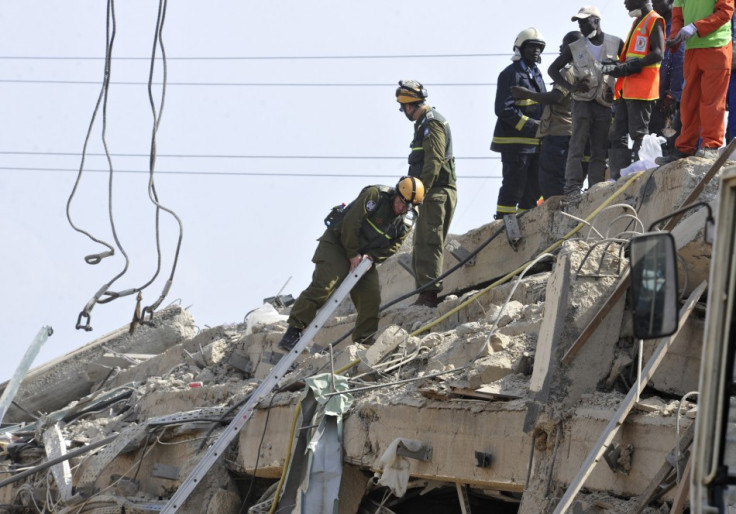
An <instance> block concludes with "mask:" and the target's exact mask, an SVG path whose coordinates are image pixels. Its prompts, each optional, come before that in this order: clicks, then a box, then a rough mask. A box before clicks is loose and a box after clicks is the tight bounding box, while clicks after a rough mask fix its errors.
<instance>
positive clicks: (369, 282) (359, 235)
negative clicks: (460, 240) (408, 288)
mask: <svg viewBox="0 0 736 514" xmlns="http://www.w3.org/2000/svg"><path fill="white" fill-rule="evenodd" d="M394 196H395V192H394V189H393V188H390V187H386V186H368V187H366V188H364V189H363V190H362V191H361V192H360V195H358V198H356V199H355V201H353V202H352V203H351V204H350V205H349V206H348V207H347V208H346V209H345V214H344V216H343V217H342V218H338V219H336V220H334V221H333V222H332V224H331V225H330V226H329V227H328V228H327V230H325V232H324V234H322V236H321V237H320V238H319V245H318V246H317V250H316V251H315V252H314V257H312V262H314V264H315V268H314V273H313V275H312V283H311V284H310V285H309V286H308V287H307V288H306V289H305V290H304V291H302V293H301V294H300V295H299V298H297V300H296V302H295V303H294V305H293V306H292V308H291V313H290V315H289V319H288V323H289V325H291V326H292V327H294V328H296V329H298V330H304V329H305V328H306V326H307V325H308V324H309V323H310V322H311V321H312V320H313V319H314V317H315V316H316V315H317V310H319V308H320V307H322V305H324V303H325V302H326V301H327V299H328V298H329V297H330V295H331V294H332V293H333V292H334V291H335V289H337V287H338V286H339V285H340V283H341V282H342V281H343V279H344V278H345V277H346V276H347V275H348V272H349V271H350V259H351V258H353V257H356V256H359V255H367V256H369V257H370V258H371V259H372V260H373V262H374V263H376V264H378V263H380V262H383V261H384V260H386V259H387V258H388V257H390V256H391V255H393V254H394V253H396V252H397V251H398V249H399V248H400V247H401V243H402V242H403V241H404V239H405V238H406V236H407V235H408V234H409V232H410V231H411V228H412V226H413V223H414V220H413V217H412V216H410V215H409V216H407V214H399V215H396V214H394V211H393V198H394ZM410 212H411V211H410ZM350 298H351V299H352V300H353V303H354V304H355V308H356V309H357V311H358V317H357V320H356V321H355V330H354V331H353V341H355V342H362V343H372V342H373V340H374V338H375V333H376V331H377V330H378V312H379V308H380V304H381V289H380V285H379V282H378V271H376V266H372V267H371V268H370V269H369V270H368V271H367V272H366V273H365V275H363V277H362V278H361V279H360V280H359V281H358V283H357V284H356V285H355V286H354V287H353V289H352V291H350Z"/></svg>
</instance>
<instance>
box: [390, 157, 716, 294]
mask: <svg viewBox="0 0 736 514" xmlns="http://www.w3.org/2000/svg"><path fill="white" fill-rule="evenodd" d="M710 164H711V163H710V162H708V161H707V160H704V159H686V160H682V161H679V162H678V163H676V164H673V165H670V166H668V167H667V172H666V173H660V172H658V171H657V170H650V171H647V172H645V173H643V174H641V175H639V176H637V178H635V179H634V180H633V182H631V183H630V184H629V179H630V178H631V177H624V178H622V179H620V180H619V181H618V182H616V183H612V182H604V183H600V184H597V185H596V186H595V187H594V188H591V189H590V190H589V191H588V192H587V193H585V194H584V195H582V197H581V198H580V199H579V200H576V201H575V202H570V203H568V204H566V205H562V204H561V203H560V201H559V200H558V199H552V200H549V201H546V202H544V203H543V204H542V205H541V206H539V207H537V208H535V209H532V210H531V211H528V212H527V213H526V214H525V215H524V216H523V217H521V218H520V219H519V220H518V221H519V227H520V230H521V235H522V239H521V241H520V242H519V243H518V245H517V248H516V250H514V249H513V248H511V246H510V245H509V243H508V240H507V239H506V237H505V235H504V234H503V222H502V221H500V220H499V221H495V222H492V223H489V224H487V225H483V226H481V227H479V228H477V229H475V230H472V231H470V232H468V233H466V234H463V235H461V236H455V235H453V236H452V237H453V239H455V240H457V241H458V243H459V244H461V245H462V246H463V247H464V248H467V249H468V250H469V251H473V250H475V249H476V248H478V247H479V246H480V245H482V244H484V243H485V242H486V241H487V240H489V239H490V238H491V237H492V236H493V235H494V234H495V233H497V232H499V230H501V233H500V235H499V236H497V237H495V239H493V240H492V241H491V242H490V243H488V245H487V246H485V248H483V250H481V251H480V252H479V253H478V255H476V257H475V262H476V264H475V266H472V267H465V268H463V271H462V273H453V274H451V275H450V276H448V277H447V278H446V279H445V280H444V288H443V295H447V294H453V293H454V294H457V293H461V292H464V291H468V290H470V289H473V288H477V286H478V285H479V284H488V283H490V282H491V281H492V280H493V279H495V278H498V277H502V276H504V275H505V274H506V273H509V272H511V271H513V270H515V269H517V268H518V267H519V266H521V265H522V264H524V263H525V262H528V261H531V260H532V259H533V258H535V257H536V256H538V255H539V254H540V253H541V252H542V251H543V250H544V249H546V248H547V247H549V246H550V245H551V244H553V243H555V242H556V241H558V240H559V239H560V238H562V237H563V236H565V235H566V234H568V232H570V231H571V230H572V229H574V228H575V227H576V226H577V225H578V223H579V222H578V221H576V220H574V219H572V218H570V217H568V216H565V215H564V214H563V213H562V211H565V212H568V213H570V214H572V215H574V216H576V217H578V218H583V219H584V218H586V217H587V216H589V215H590V214H591V213H593V211H594V210H595V209H596V208H597V207H599V206H600V205H601V204H602V203H603V202H604V201H605V200H607V199H609V198H610V197H612V196H613V195H614V194H616V193H617V192H618V191H619V190H621V189H622V188H624V187H625V186H626V184H629V185H628V187H627V188H626V189H625V190H624V191H622V192H621V194H620V195H619V196H618V197H616V198H615V199H613V200H612V202H611V203H612V204H616V203H626V204H629V205H633V206H639V205H640V204H641V207H640V209H639V218H640V219H641V222H642V224H643V225H644V227H645V229H644V230H646V229H647V228H648V227H649V224H650V223H651V222H652V221H654V220H656V219H659V218H661V217H663V216H665V215H667V214H669V213H670V212H671V211H672V210H673V209H674V208H676V207H679V206H680V204H681V203H682V202H683V201H684V200H685V199H686V198H687V195H688V194H689V193H690V191H691V190H692V189H693V187H694V186H695V184H696V183H697V181H698V180H699V179H700V178H701V177H702V176H704V175H705V173H706V172H707V171H708V169H709V168H710ZM709 187H710V188H711V189H712V188H714V187H717V185H715V184H714V185H710V186H709ZM708 194H711V195H712V194H713V193H712V192H710V193H709V190H708V188H706V193H705V195H706V196H707V195H708ZM625 212H630V211H629V210H628V209H624V208H610V209H605V210H603V211H601V212H600V213H599V214H598V216H596V218H595V220H594V226H595V227H596V228H597V230H598V231H599V232H601V234H602V235H603V236H606V235H608V237H613V236H615V235H617V234H618V233H619V232H623V231H627V230H642V229H641V227H640V226H638V225H637V223H636V222H633V221H632V218H621V215H622V214H624V213H625ZM617 218H620V219H617ZM614 220H615V221H614ZM588 231H589V229H588V228H587V227H586V228H584V229H583V230H581V231H580V232H579V236H578V237H585V236H587V234H588ZM456 262H457V261H456V260H455V259H454V258H453V257H452V255H451V254H450V253H449V252H448V251H445V255H444V268H445V270H447V269H449V268H450V267H452V266H454V265H455V264H456ZM379 277H380V280H381V291H382V297H383V298H384V299H386V300H390V299H392V298H397V297H399V296H402V295H404V294H405V293H408V292H409V291H412V290H413V289H414V288H415V285H414V279H413V278H412V277H411V276H410V275H409V274H408V273H406V272H405V271H404V270H403V269H401V266H400V264H399V263H398V259H396V258H391V259H388V260H387V261H386V262H384V263H383V264H381V267H380V268H379ZM694 283H698V282H694ZM407 302H408V300H407Z"/></svg>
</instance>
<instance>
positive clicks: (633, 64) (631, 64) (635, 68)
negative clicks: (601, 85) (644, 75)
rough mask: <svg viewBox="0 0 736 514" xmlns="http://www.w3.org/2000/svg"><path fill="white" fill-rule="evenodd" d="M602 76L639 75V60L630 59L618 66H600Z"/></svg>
mask: <svg viewBox="0 0 736 514" xmlns="http://www.w3.org/2000/svg"><path fill="white" fill-rule="evenodd" d="M601 69H602V70H603V74H604V75H610V76H612V77H616V78H618V77H626V76H628V75H631V74H634V73H639V72H640V71H641V69H642V65H641V59H632V60H630V61H626V62H620V63H618V64H603V65H602V66H601Z"/></svg>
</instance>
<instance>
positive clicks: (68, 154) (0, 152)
mask: <svg viewBox="0 0 736 514" xmlns="http://www.w3.org/2000/svg"><path fill="white" fill-rule="evenodd" d="M0 155H42V156H44V155H45V156H59V157H64V156H66V157H79V155H80V154H79V153H78V152H39V151H32V152H31V151H19V150H18V151H15V150H0ZM86 155H88V156H91V157H92V156H94V157H104V156H106V155H107V154H104V153H93V152H87V154H86ZM156 156H157V157H165V158H181V159H320V160H331V159H344V160H404V159H406V156H405V155H398V156H383V155H236V154H162V153H157V154H156ZM110 157H149V154H143V153H111V154H110ZM500 158H501V157H500V156H498V155H488V156H467V157H461V156H457V157H455V159H456V160H498V159H500Z"/></svg>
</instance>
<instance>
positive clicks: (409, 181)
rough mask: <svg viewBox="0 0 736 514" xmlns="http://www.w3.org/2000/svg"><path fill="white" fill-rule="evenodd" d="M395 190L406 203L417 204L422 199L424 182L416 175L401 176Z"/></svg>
mask: <svg viewBox="0 0 736 514" xmlns="http://www.w3.org/2000/svg"><path fill="white" fill-rule="evenodd" d="M396 192H397V193H398V194H399V196H401V198H402V199H403V200H404V201H405V202H408V203H412V204H414V205H419V204H420V203H422V202H423V201H424V184H422V181H421V180H419V179H418V178H416V177H401V178H400V179H399V182H398V183H397V184H396Z"/></svg>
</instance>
